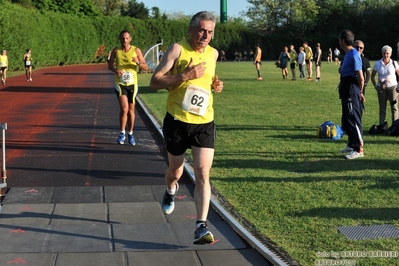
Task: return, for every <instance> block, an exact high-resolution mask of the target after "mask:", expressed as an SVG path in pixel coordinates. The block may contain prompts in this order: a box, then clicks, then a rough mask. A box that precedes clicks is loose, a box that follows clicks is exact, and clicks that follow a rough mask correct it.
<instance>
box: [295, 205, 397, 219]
mask: <svg viewBox="0 0 399 266" xmlns="http://www.w3.org/2000/svg"><path fill="white" fill-rule="evenodd" d="M294 216H297V217H318V218H328V219H355V220H356V219H367V220H379V221H389V220H398V219H399V208H362V209H361V208H345V207H342V208H340V207H331V208H330V207H320V208H313V209H310V210H307V211H304V212H300V213H297V214H294Z"/></svg>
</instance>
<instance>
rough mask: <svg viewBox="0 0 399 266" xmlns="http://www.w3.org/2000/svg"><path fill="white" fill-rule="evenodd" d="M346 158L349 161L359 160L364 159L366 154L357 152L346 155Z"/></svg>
mask: <svg viewBox="0 0 399 266" xmlns="http://www.w3.org/2000/svg"><path fill="white" fill-rule="evenodd" d="M345 157H346V159H348V160H352V159H357V158H360V157H364V153H363V152H357V151H351V153H349V154H347V155H345Z"/></svg>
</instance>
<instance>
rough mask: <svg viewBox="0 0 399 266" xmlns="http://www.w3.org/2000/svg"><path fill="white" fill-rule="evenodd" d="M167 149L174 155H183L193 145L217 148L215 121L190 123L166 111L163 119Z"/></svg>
mask: <svg viewBox="0 0 399 266" xmlns="http://www.w3.org/2000/svg"><path fill="white" fill-rule="evenodd" d="M163 135H164V138H165V142H166V149H167V150H168V152H169V153H170V154H172V155H174V156H179V155H182V154H183V153H185V152H186V150H187V149H190V148H191V146H194V147H199V148H211V149H214V148H215V139H216V126H215V123H214V121H212V122H210V123H206V124H189V123H184V122H181V121H179V120H175V119H174V117H173V116H172V115H171V114H169V113H166V116H165V118H164V121H163Z"/></svg>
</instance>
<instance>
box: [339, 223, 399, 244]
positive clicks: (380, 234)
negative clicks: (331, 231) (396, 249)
mask: <svg viewBox="0 0 399 266" xmlns="http://www.w3.org/2000/svg"><path fill="white" fill-rule="evenodd" d="M338 232H340V233H341V234H343V235H344V236H346V237H347V238H349V239H351V240H365V239H375V238H396V237H399V229H398V228H396V227H395V226H393V225H392V224H383V225H370V226H339V227H338Z"/></svg>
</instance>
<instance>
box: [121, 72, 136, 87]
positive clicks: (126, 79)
mask: <svg viewBox="0 0 399 266" xmlns="http://www.w3.org/2000/svg"><path fill="white" fill-rule="evenodd" d="M119 80H120V82H121V83H127V84H133V83H134V82H133V81H134V79H133V72H122V75H120V77H119Z"/></svg>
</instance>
